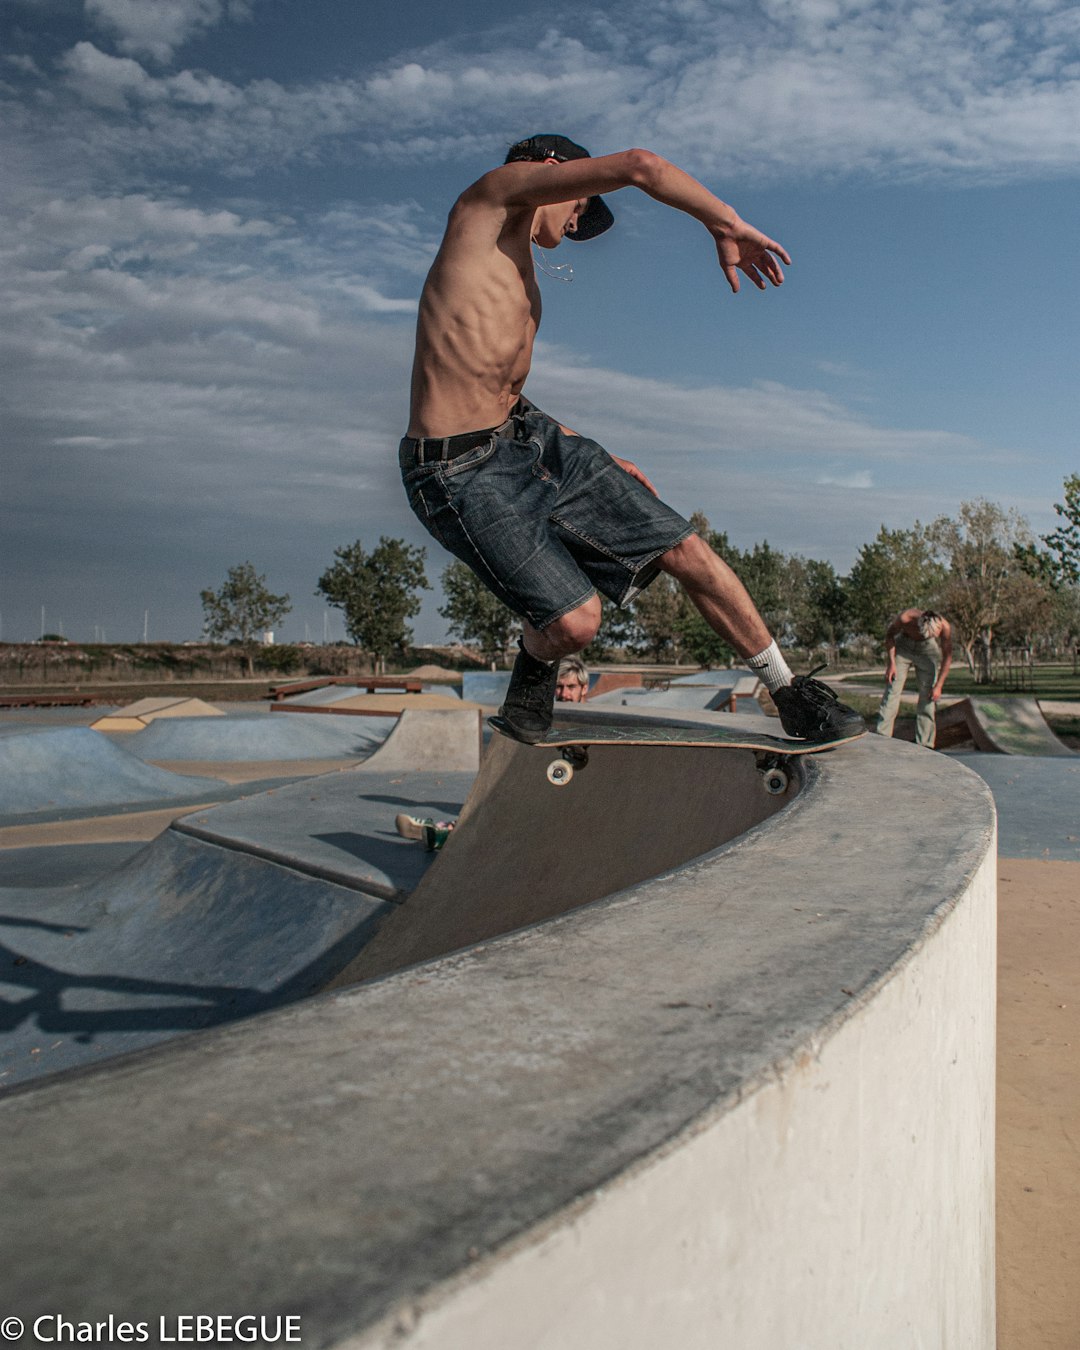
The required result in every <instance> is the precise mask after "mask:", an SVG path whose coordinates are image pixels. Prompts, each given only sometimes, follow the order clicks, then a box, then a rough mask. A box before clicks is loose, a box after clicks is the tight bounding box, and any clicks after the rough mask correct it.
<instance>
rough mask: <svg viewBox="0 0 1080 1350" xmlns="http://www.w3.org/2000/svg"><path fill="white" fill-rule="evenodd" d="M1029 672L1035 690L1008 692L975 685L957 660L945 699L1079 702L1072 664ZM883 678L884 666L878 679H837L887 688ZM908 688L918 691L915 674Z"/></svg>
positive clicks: (1079, 678) (999, 685)
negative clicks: (977, 696)
mask: <svg viewBox="0 0 1080 1350" xmlns="http://www.w3.org/2000/svg"><path fill="white" fill-rule="evenodd" d="M1030 673H1031V676H1032V682H1033V683H1034V689H1032V688H1027V689H1009V688H1007V687H1006V686H1005V684H1004V683H1003V682H1002V681H1001V680H998V681H996V682H991V683H990V684H976V683H975V680H974V679H973V677H972V676H971V675H970V674H969V673H968V670H967V667H966V666H965V665H963V663H962V662H957V661H954V662H953V666H952V669H951V670H950V671H949V678H948V679H947V680H946V681H945V696H946V697H947V698H963V697H964V696H965V694H981V695H983V696H984V697H987V698H1039V699H1047V700H1050V701H1051V702H1060V701H1062V700H1068V699H1075V700H1076V702H1077V703H1080V675H1074V674H1073V668H1072V662H1068V663H1065V662H1062V663H1061V664H1060V665H1049V664H1047V665H1036V666H1033V667H1032V669H1031V672H1030ZM884 678H885V667H884V663H883V664H882V669H881V674H880V675H879V676H878V677H877V680H874V678H873V677H871V676H869V675H865V674H860V675H840V676H838V677H837V682H838V683H843V682H844V681H845V680H851V681H853V682H854V683H856V684H864V685H867V684H871V683H880V685H881V687H882V688H883V689H884ZM907 689H908V690H909V691H910V692H912V693H913V692H914V690H915V676H914V673H912V674H911V675H909V676H908V682H907Z"/></svg>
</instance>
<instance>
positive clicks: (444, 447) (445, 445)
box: [405, 399, 531, 464]
mask: <svg viewBox="0 0 1080 1350" xmlns="http://www.w3.org/2000/svg"><path fill="white" fill-rule="evenodd" d="M528 406H531V405H527V404H526V403H525V400H524V399H519V400H518V401H517V403H515V404H514V406H513V408H512V409H511V410H510V416H509V417H508V418H507V419H506V421H505V422H500V423H499V425H498V426H497V427H488V429H487V430H486V431H463V432H461V434H460V435H459V436H406V437H405V441H406V444H407V445H409V446H411V447H412V451H413V453H414V454H415V456H416V462H417V464H431V463H433V462H434V461H436V460H446V459H456V458H457V457H458V455H464V454H467V453H468V451H470V450H475V449H476V447H477V446H478V445H483V444H484V443H485V442H486V441H490V440H491V438H492V436H494V435H495V434H496V433H497V432H500V431H502V429H503V427H507V426H509V425H510V423H511V422H512V421H513V420H514V417H515V416H516V415H517V414H518V413H520V412H523V411H525V408H526V407H528Z"/></svg>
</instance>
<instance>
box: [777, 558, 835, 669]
mask: <svg viewBox="0 0 1080 1350" xmlns="http://www.w3.org/2000/svg"><path fill="white" fill-rule="evenodd" d="M786 590H787V596H788V607H789V610H790V615H791V619H790V622H791V635H792V637H793V638H794V640H795V642H796V644H797V645H798V646H800V647H805V648H807V649H808V650H809V649H810V648H813V647H824V648H825V649H826V651H827V654H828V657H829V659H830V660H834V659H835V654H836V650H837V648H838V647H839V645H840V640H841V638H842V636H843V634H844V632H845V631H846V629H847V627H848V623H849V609H848V597H847V592H846V591H845V589H844V586H843V584H842V582H841V580H840V578H839V577H838V576H837V575H836V568H835V567H833V565H832V563H830V562H822V561H819V560H818V559H816V558H800V557H798V556H796V557H792V558H789V559H788V567H787V583H786Z"/></svg>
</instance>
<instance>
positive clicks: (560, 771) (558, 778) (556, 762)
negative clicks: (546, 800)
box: [547, 759, 574, 787]
mask: <svg viewBox="0 0 1080 1350" xmlns="http://www.w3.org/2000/svg"><path fill="white" fill-rule="evenodd" d="M573 776H574V766H573V765H572V764H571V763H570V761H569V760H568V759H553V760H552V761H551V763H550V764H549V765H548V766H547V780H548V782H549V783H554V785H555V786H556V787H565V786H566V785H567V783H569V781H570V779H571V778H573Z"/></svg>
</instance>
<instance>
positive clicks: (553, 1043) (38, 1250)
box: [0, 737, 995, 1350]
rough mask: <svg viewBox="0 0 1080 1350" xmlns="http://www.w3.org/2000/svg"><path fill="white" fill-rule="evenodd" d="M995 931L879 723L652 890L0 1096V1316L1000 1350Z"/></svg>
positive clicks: (939, 821) (482, 1341)
mask: <svg viewBox="0 0 1080 1350" xmlns="http://www.w3.org/2000/svg"><path fill="white" fill-rule="evenodd" d="M994 931H995V926H994V816H993V806H992V801H991V798H990V795H989V793H988V791H987V789H986V788H985V786H984V785H983V783H982V782H981V781H980V780H979V779H977V778H976V777H975V775H973V774H971V773H970V772H969V771H967V770H965V769H964V768H962V767H961V766H959V765H956V764H954V763H951V762H950V761H949V760H947V759H946V758H944V757H939V756H933V755H930V754H927V753H926V752H924V751H920V750H917V749H915V748H914V747H910V746H906V745H903V744H901V743H898V742H895V741H886V740H882V739H879V738H876V737H871V738H867V739H866V740H865V741H863V742H860V743H859V744H858V745H856V746H854V747H851V748H849V749H847V750H845V751H844V752H843V753H842V754H837V755H830V756H822V757H820V758H819V759H817V760H813V761H808V763H807V779H806V782H805V784H804V787H803V790H802V792H801V793H800V795H799V797H798V798H797V799H796V800H795V801H794V802H793V803H792V804H791V806H790V807H788V809H786V810H785V811H783V812H781V813H780V814H779V815H777V816H775V817H774V818H773V819H771V820H769V821H767V822H766V823H764V824H763V825H760V826H758V827H757V828H756V829H754V830H753V831H751V832H750V833H749V834H748V835H746V836H745V837H743V838H742V839H739V840H736V841H734V842H733V843H730V844H727V845H725V846H723V847H722V848H720V849H717V850H716V851H715V852H713V853H712V854H709V855H707V856H706V857H704V858H703V859H700V860H698V861H697V862H695V863H693V864H691V865H689V866H687V867H684V868H681V869H677V870H676V871H673V872H670V873H668V874H666V875H665V876H663V877H661V878H659V879H657V880H654V881H650V882H645V883H642V884H640V885H638V886H635V887H632V888H631V889H629V890H626V891H623V892H621V893H620V894H618V895H616V896H613V897H610V898H608V899H605V900H601V901H598V902H596V903H594V904H591V905H589V906H587V907H585V908H583V909H580V910H577V911H574V912H572V913H569V914H566V915H564V916H562V917H560V918H556V919H553V920H550V921H548V922H546V923H542V924H538V925H536V926H535V927H532V928H529V929H525V930H523V931H521V932H518V933H514V934H511V935H509V936H507V937H503V938H500V939H496V940H494V941H490V942H487V943H484V944H481V945H480V946H477V947H474V948H471V949H469V950H467V951H464V952H462V953H459V954H457V955H455V956H452V957H446V958H443V959H441V960H436V961H432V962H429V963H428V964H426V965H420V966H414V967H411V968H409V969H407V970H404V971H402V972H400V973H398V974H396V975H392V976H389V977H387V978H385V979H382V980H379V981H377V982H374V983H371V984H367V985H362V986H359V987H356V988H353V989H349V990H344V991H342V992H340V993H336V994H332V995H327V996H323V997H321V998H319V999H315V1000H313V1001H311V1002H308V1003H305V1004H301V1005H296V1006H294V1007H291V1008H289V1009H287V1010H284V1011H282V1012H277V1013H271V1014H267V1015H265V1016H262V1017H259V1018H256V1019H253V1020H252V1021H249V1022H247V1023H242V1024H239V1025H235V1026H232V1027H229V1028H225V1029H222V1030H219V1031H214V1032H209V1033H206V1034H204V1035H200V1036H197V1037H191V1038H188V1039H185V1040H183V1041H179V1042H175V1043H173V1044H171V1045H169V1046H167V1047H165V1048H164V1049H162V1050H159V1051H155V1052H148V1053H147V1054H144V1055H138V1056H134V1057H131V1058H129V1059H125V1060H120V1061H116V1062H114V1063H113V1064H112V1065H108V1066H105V1067H103V1068H101V1069H99V1070H95V1071H92V1072H82V1073H78V1074H75V1075H69V1076H63V1077H60V1078H58V1079H54V1080H51V1081H49V1082H46V1083H44V1084H42V1085H41V1086H40V1087H37V1088H34V1089H31V1090H26V1091H18V1090H17V1091H15V1092H13V1093H11V1094H9V1095H8V1096H6V1097H4V1098H2V1099H0V1142H2V1145H3V1151H2V1156H0V1187H2V1190H3V1194H4V1197H5V1203H4V1206H3V1207H2V1209H0V1242H2V1248H3V1251H4V1253H5V1261H4V1263H3V1268H2V1270H0V1303H2V1304H3V1306H4V1308H5V1311H6V1312H7V1311H10V1312H11V1313H12V1314H17V1315H18V1316H20V1317H22V1318H23V1319H24V1321H26V1322H27V1324H28V1325H29V1324H30V1322H32V1320H33V1317H34V1316H36V1315H38V1314H39V1313H55V1312H61V1313H62V1314H63V1316H65V1317H66V1318H68V1319H69V1320H80V1319H82V1320H90V1321H93V1320H100V1319H101V1318H103V1317H106V1316H107V1315H108V1314H109V1313H110V1312H111V1313H113V1314H114V1315H115V1316H117V1317H125V1318H127V1319H129V1320H132V1321H136V1322H138V1321H140V1320H155V1319H156V1318H157V1317H158V1316H160V1315H162V1314H167V1315H175V1314H177V1313H198V1312H214V1313H216V1312H223V1311H232V1312H235V1313H237V1314H238V1313H241V1312H254V1313H266V1314H271V1315H272V1314H276V1313H283V1314H295V1315H299V1316H300V1317H301V1318H302V1324H303V1344H304V1345H305V1346H308V1347H312V1346H316V1347H318V1346H346V1345H348V1346H352V1347H358V1348H359V1347H363V1348H364V1350H374V1348H375V1347H384V1346H385V1347H390V1346H394V1347H409V1348H410V1350H421V1348H423V1350H428V1348H434V1347H438V1350H456V1348H457V1347H462V1348H464V1347H466V1346H467V1347H469V1350H486V1348H487V1347H492V1348H494V1347H498V1348H499V1350H525V1347H528V1348H529V1350H534V1348H535V1350H541V1348H543V1350H548V1348H549V1347H550V1348H551V1350H555V1348H556V1347H557V1348H558V1350H576V1347H579V1346H580V1347H589V1350H597V1348H598V1347H608V1346H611V1347H616V1346H617V1347H619V1350H636V1347H641V1348H642V1350H644V1348H645V1347H649V1350H656V1347H658V1346H664V1347H667V1346H678V1347H680V1350H695V1348H696V1347H699V1346H700V1347H702V1348H703V1350H704V1347H709V1350H715V1347H717V1346H732V1347H736V1346H737V1347H739V1350H778V1348H781V1347H782V1350H788V1347H792V1350H794V1347H806V1348H807V1350H818V1347H820V1350H826V1348H827V1350H841V1348H845V1347H850V1350H865V1347H867V1346H873V1347H874V1348H875V1350H879V1348H881V1347H885V1348H886V1350H889V1348H891V1347H896V1350H909V1348H910V1347H912V1346H916V1345H917V1346H921V1347H941V1348H942V1350H945V1347H948V1350H957V1347H960V1348H966V1347H972V1348H973V1350H974V1348H975V1347H978V1348H979V1350H989V1347H991V1346H992V1345H993V1328H994V1297H993V1121H994V1116H993V1086H994V1068H993V1066H994Z"/></svg>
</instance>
